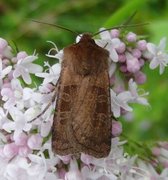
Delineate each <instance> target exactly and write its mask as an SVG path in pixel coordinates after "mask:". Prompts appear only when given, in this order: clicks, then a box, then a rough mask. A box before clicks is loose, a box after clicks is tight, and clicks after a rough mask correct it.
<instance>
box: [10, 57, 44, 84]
mask: <svg viewBox="0 0 168 180" xmlns="http://www.w3.org/2000/svg"><path fill="white" fill-rule="evenodd" d="M36 59H37V56H34V55H32V56H26V57H25V58H21V59H18V61H17V64H15V66H14V68H15V69H14V72H13V76H14V78H18V77H19V76H22V78H23V80H24V82H25V83H27V84H31V82H32V79H31V77H30V75H29V73H32V74H35V73H38V72H42V67H41V66H40V65H38V64H34V63H32V62H33V61H34V60H36Z"/></svg>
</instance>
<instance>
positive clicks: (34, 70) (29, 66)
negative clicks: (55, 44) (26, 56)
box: [26, 63, 43, 74]
mask: <svg viewBox="0 0 168 180" xmlns="http://www.w3.org/2000/svg"><path fill="white" fill-rule="evenodd" d="M26 69H28V71H29V73H33V74H35V73H38V72H42V70H43V68H42V67H41V66H40V65H38V64H33V63H30V64H27V65H26Z"/></svg>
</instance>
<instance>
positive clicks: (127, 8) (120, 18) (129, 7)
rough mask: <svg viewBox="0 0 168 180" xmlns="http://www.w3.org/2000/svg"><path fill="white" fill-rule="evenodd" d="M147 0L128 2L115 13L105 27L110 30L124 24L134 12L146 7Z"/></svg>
mask: <svg viewBox="0 0 168 180" xmlns="http://www.w3.org/2000/svg"><path fill="white" fill-rule="evenodd" d="M146 2H147V0H132V1H127V2H126V3H125V4H124V5H123V6H122V7H121V8H120V9H119V10H117V11H116V12H115V13H113V14H112V15H111V16H110V17H109V18H108V20H107V21H106V22H105V23H104V27H106V28H108V27H111V26H116V25H119V24H121V23H123V22H124V21H125V20H126V19H127V18H128V17H129V16H131V15H132V13H133V12H135V11H138V10H139V9H141V8H142V7H143V6H145V4H146Z"/></svg>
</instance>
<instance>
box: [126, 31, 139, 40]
mask: <svg viewBox="0 0 168 180" xmlns="http://www.w3.org/2000/svg"><path fill="white" fill-rule="evenodd" d="M126 39H127V41H128V42H135V41H136V40H137V35H136V34H135V33H133V32H129V33H128V34H127V35H126Z"/></svg>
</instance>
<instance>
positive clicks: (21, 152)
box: [18, 146, 32, 157]
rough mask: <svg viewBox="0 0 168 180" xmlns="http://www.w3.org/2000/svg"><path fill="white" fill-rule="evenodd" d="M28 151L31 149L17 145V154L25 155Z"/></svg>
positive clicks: (30, 151)
mask: <svg viewBox="0 0 168 180" xmlns="http://www.w3.org/2000/svg"><path fill="white" fill-rule="evenodd" d="M30 153H32V150H31V149H30V148H29V147H27V146H21V147H19V152H18V154H19V155H20V156H22V157H27V156H28V154H30Z"/></svg>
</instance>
